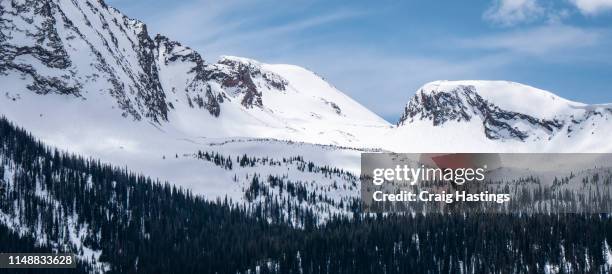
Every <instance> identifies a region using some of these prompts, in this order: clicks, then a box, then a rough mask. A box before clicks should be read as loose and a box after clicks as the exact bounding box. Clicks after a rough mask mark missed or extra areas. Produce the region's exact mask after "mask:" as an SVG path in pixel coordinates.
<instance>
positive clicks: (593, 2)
mask: <svg viewBox="0 0 612 274" xmlns="http://www.w3.org/2000/svg"><path fill="white" fill-rule="evenodd" d="M570 1H571V2H572V3H573V4H574V5H576V7H577V8H578V9H579V10H580V12H582V13H583V14H587V15H597V14H600V13H603V12H606V11H612V0H570Z"/></svg>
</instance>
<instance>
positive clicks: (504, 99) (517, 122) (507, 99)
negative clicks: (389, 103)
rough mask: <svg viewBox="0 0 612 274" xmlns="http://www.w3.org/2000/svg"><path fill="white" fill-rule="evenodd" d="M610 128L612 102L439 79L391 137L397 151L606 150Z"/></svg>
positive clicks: (420, 94)
mask: <svg viewBox="0 0 612 274" xmlns="http://www.w3.org/2000/svg"><path fill="white" fill-rule="evenodd" d="M611 130H612V104H602V105H586V104H582V103H577V102H572V101H569V100H566V99H563V98H561V97H559V96H556V95H554V94H552V93H550V92H548V91H544V90H541V89H537V88H533V87H530V86H526V85H523V84H519V83H513V82H505V81H436V82H431V83H428V84H426V85H424V86H423V87H421V88H420V89H419V90H418V91H417V92H416V94H415V95H414V96H413V97H412V99H411V100H410V101H409V102H408V104H407V105H406V107H405V109H404V112H403V114H402V116H401V118H400V120H399V122H398V126H397V129H396V130H394V131H393V133H391V134H390V136H389V138H390V139H391V140H394V141H393V142H392V143H393V147H392V148H391V149H392V150H398V151H402V150H405V151H416V152H420V151H436V152H453V151H455V152H475V151H479V152H605V151H612V143H611V142H610V138H609V134H610V132H611ZM402 140H407V141H410V142H402Z"/></svg>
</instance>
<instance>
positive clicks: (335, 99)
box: [0, 0, 389, 144]
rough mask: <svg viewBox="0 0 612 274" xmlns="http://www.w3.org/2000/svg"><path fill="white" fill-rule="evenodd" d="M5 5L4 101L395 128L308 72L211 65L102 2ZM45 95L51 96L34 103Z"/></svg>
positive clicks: (327, 135) (304, 129)
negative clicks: (58, 102) (59, 102)
mask: <svg viewBox="0 0 612 274" xmlns="http://www.w3.org/2000/svg"><path fill="white" fill-rule="evenodd" d="M0 5H1V9H2V17H3V19H4V20H2V21H1V22H0V29H2V36H0V42H1V43H2V47H1V50H2V56H3V58H2V61H1V63H0V80H1V81H2V83H3V88H2V89H3V90H2V91H3V92H2V93H3V95H4V97H5V98H3V102H2V104H3V106H4V104H9V103H10V102H11V101H14V102H15V104H17V105H19V104H21V103H22V102H20V101H24V100H26V99H25V98H24V97H26V96H28V95H30V94H38V95H50V96H52V97H55V98H61V100H62V101H63V102H64V104H70V105H73V104H76V105H79V106H80V108H81V109H82V110H83V111H84V110H87V112H96V111H99V112H100V113H104V114H107V115H115V116H117V115H122V116H123V117H125V118H128V119H131V120H136V121H149V122H152V123H154V124H155V125H156V126H159V127H161V128H164V127H171V128H174V129H176V130H178V131H181V132H185V133H187V134H192V135H202V136H208V137H212V136H214V137H228V136H249V137H270V138H277V139H291V140H299V141H309V142H316V141H317V140H326V141H329V142H330V143H338V144H340V143H342V144H347V143H358V142H359V140H358V137H357V136H359V135H363V134H361V133H363V132H364V130H363V128H369V127H388V126H389V125H388V123H387V122H386V121H384V120H383V119H381V118H380V117H378V116H377V115H375V114H373V113H372V112H370V111H369V110H367V109H365V108H364V107H363V106H361V105H359V104H358V103H356V102H355V101H353V100H352V99H350V98H349V97H347V96H346V95H344V94H342V93H341V92H339V91H338V90H336V89H335V88H333V87H332V86H330V85H329V84H328V83H326V82H325V81H323V80H322V79H321V78H320V77H318V76H317V75H315V74H314V73H312V72H310V71H308V70H305V69H303V68H300V67H296V66H291V65H267V64H262V63H259V62H257V61H254V60H249V59H246V58H237V57H223V58H222V59H221V60H220V61H218V62H217V63H207V62H205V61H204V60H203V59H202V57H201V56H200V54H198V53H197V52H195V51H194V50H192V49H190V48H188V47H185V46H182V45H181V44H180V43H178V42H175V41H171V40H170V39H168V38H166V37H163V36H161V35H157V36H155V37H151V36H150V35H149V33H148V31H147V27H146V25H145V24H144V23H142V22H139V21H137V20H133V19H129V18H127V17H126V16H124V15H123V14H121V13H120V12H119V11H117V10H116V9H113V8H111V7H109V6H107V5H106V4H104V2H103V1H94V0H89V1H68V0H45V1H3V3H1V4H0ZM24 93H26V94H24ZM43 98H44V99H43ZM37 99H41V100H48V99H47V98H45V97H43V96H38V98H36V99H34V98H28V99H27V100H28V101H32V100H37ZM29 103H31V102H25V103H24V104H29ZM298 106H299V107H298ZM4 107H9V106H4ZM21 107H22V106H19V108H21ZM54 107H55V108H57V107H61V105H55V106H54ZM9 108H10V107H9ZM62 108H63V107H62ZM111 109H115V110H114V111H112V110H111ZM83 111H80V112H83ZM7 112H8V111H7ZM9 114H10V112H9ZM40 114H44V113H40ZM74 115H77V114H76V113H75V114H74ZM70 116H73V115H70Z"/></svg>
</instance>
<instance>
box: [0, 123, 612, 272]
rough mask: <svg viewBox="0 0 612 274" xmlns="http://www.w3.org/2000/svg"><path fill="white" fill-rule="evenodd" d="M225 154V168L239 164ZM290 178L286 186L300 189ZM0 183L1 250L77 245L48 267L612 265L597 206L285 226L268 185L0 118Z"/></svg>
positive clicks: (609, 229) (308, 220) (571, 268)
mask: <svg viewBox="0 0 612 274" xmlns="http://www.w3.org/2000/svg"><path fill="white" fill-rule="evenodd" d="M209 156H210V157H211V159H214V156H212V155H209ZM202 157H205V156H204V155H202ZM231 158H232V159H231V161H232V168H234V167H235V166H236V165H240V159H238V161H235V160H236V158H234V157H231ZM247 158H248V157H247ZM213 161H214V160H213ZM219 163H221V164H223V166H226V165H227V157H226V160H225V163H223V161H222V160H219ZM245 164H247V163H246V162H245ZM248 164H250V163H248ZM304 168H305V169H308V164H306V165H305V166H304ZM313 168H314V167H313ZM259 179H262V178H259ZM259 179H258V180H259ZM262 180H266V181H267V180H272V181H274V184H277V185H278V184H280V183H281V182H279V181H275V180H277V179H274V178H272V179H270V178H263V179H262ZM295 187H296V188H295V189H293V191H294V193H295V195H296V197H297V196H300V195H302V198H303V199H309V197H308V196H307V195H306V196H303V195H304V194H303V193H301V190H300V189H299V187H297V186H295ZM0 189H1V190H0V216H1V218H0V220H12V221H11V222H4V221H2V222H0V252H50V251H61V252H72V253H75V254H77V255H78V256H80V261H79V265H78V269H77V270H71V271H70V272H66V271H65V270H64V271H61V272H53V271H48V272H46V273H92V272H101V271H102V270H103V269H104V268H107V269H106V270H108V272H109V273H295V274H297V273H491V272H494V273H546V272H547V271H550V270H552V271H553V272H558V273H585V272H586V273H606V272H609V271H611V268H610V267H611V266H612V265H611V264H612V250H611V249H612V248H611V244H612V219H611V218H610V217H609V216H607V215H602V214H558V215H552V214H551V215H543V214H534V215H530V214H522V215H518V214H505V215H500V214H497V215H496V214H485V213H482V214H464V215H456V214H455V215H454V214H428V215H422V214H410V215H382V214H374V215H371V214H354V215H353V216H352V217H347V216H334V217H332V219H331V220H329V221H328V222H326V223H319V222H318V218H319V216H316V214H314V213H312V212H311V213H310V214H306V213H304V214H302V215H301V217H300V218H302V222H303V224H304V225H303V226H300V227H295V226H293V225H291V224H288V223H284V222H282V221H271V220H270V218H271V214H270V212H271V211H270V210H264V208H263V207H264V206H266V207H278V208H284V206H283V205H282V204H281V203H282V201H274V200H273V198H272V197H271V196H265V197H266V198H267V199H270V200H269V201H267V202H265V203H257V204H253V205H245V204H234V203H232V202H231V201H229V200H228V199H220V200H216V201H209V200H206V199H204V198H203V197H200V196H197V195H194V194H192V193H191V192H190V191H188V190H185V189H182V188H179V187H176V186H173V185H171V184H168V183H165V182H159V181H156V180H153V179H150V178H148V177H145V176H142V175H139V174H135V173H132V172H130V171H129V170H127V169H126V168H117V167H114V166H111V165H108V164H104V163H100V162H99V161H97V160H94V159H86V158H83V157H79V156H76V155H71V154H67V153H64V152H61V151H58V150H55V149H52V148H49V147H46V146H45V145H43V144H42V143H40V142H38V141H37V140H36V139H35V138H33V137H32V136H31V135H29V134H28V133H27V132H25V131H24V130H22V129H19V128H17V127H15V126H14V125H12V124H11V123H10V122H8V121H7V120H6V119H4V118H0ZM285 189H287V187H286V186H285ZM285 191H288V190H285ZM300 193H301V194H300ZM15 225H18V226H17V227H16V226H15ZM75 231H83V233H77V234H76V235H78V236H79V238H78V239H76V240H77V241H78V242H80V243H82V245H79V244H75V243H74V241H73V240H75V239H71V237H72V236H74V235H75ZM41 239H46V240H44V241H42V240H41ZM87 250H96V251H100V252H101V253H100V255H99V258H98V260H99V261H101V262H103V263H104V265H103V266H102V265H100V264H93V263H91V261H93V260H94V259H95V258H88V256H87V255H86V254H88V252H87ZM7 273H10V272H7ZM15 273H28V272H25V271H15ZM30 273H45V272H41V271H38V270H37V271H30Z"/></svg>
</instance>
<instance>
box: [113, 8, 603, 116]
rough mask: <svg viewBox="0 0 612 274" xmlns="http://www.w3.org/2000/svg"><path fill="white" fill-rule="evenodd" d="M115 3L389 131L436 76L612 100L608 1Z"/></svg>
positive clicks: (202, 48)
mask: <svg viewBox="0 0 612 274" xmlns="http://www.w3.org/2000/svg"><path fill="white" fill-rule="evenodd" d="M107 2H108V3H109V4H110V5H112V6H114V7H116V8H118V9H120V10H122V11H123V12H124V13H126V14H127V15H128V16H130V17H133V18H137V19H140V20H142V21H144V22H145V23H147V25H148V26H149V30H150V32H151V33H152V34H154V33H162V34H164V35H166V36H168V37H170V38H171V39H174V40H177V41H180V42H182V43H183V44H185V45H188V46H190V47H192V48H195V49H197V50H198V51H199V52H200V53H202V55H203V56H204V57H205V58H206V59H207V61H215V60H216V59H217V58H218V56H219V55H236V56H244V57H250V58H253V59H257V60H260V61H262V62H267V63H289V64H296V65H300V66H303V67H306V68H308V69H310V70H313V71H315V72H316V73H318V74H319V75H321V76H323V77H324V78H326V79H327V80H328V81H329V82H330V83H331V84H333V85H334V86H336V87H337V88H338V89H340V90H342V91H343V92H345V93H347V94H349V95H350V96H351V97H353V98H355V99H356V100H357V101H359V102H360V103H362V104H363V105H365V106H366V107H368V108H370V109H371V110H373V111H374V112H376V113H378V114H379V115H381V116H382V117H384V118H386V119H388V120H390V121H392V122H395V121H396V120H397V118H398V116H399V114H400V112H401V111H402V108H403V106H404V104H405V103H406V102H407V101H408V99H409V98H410V97H411V96H412V95H413V94H414V92H415V90H417V89H418V88H419V87H420V86H421V85H423V84H424V83H426V82H429V81H433V80H439V79H447V80H458V79H488V80H509V81H516V82H521V83H525V84H528V85H531V86H535V87H538V88H542V89H546V90H549V91H552V92H554V93H556V94H558V95H560V96H563V97H565V98H568V99H571V100H575V101H581V102H585V103H608V102H612V0H554V1H553V0H471V1H390V0H389V1H384V0H383V1H268V0H261V1H232V0H224V1H218V0H214V1H202V0H182V1H173V0H156V1H150V0H107Z"/></svg>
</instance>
